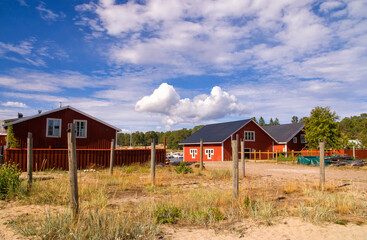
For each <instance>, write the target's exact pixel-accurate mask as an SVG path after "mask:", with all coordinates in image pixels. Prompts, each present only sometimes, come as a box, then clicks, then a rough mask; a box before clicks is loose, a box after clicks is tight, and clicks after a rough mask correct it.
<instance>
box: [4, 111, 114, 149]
mask: <svg viewBox="0 0 367 240" xmlns="http://www.w3.org/2000/svg"><path fill="white" fill-rule="evenodd" d="M68 123H75V128H76V145H77V148H79V149H108V148H110V146H111V139H115V141H116V136H117V132H119V131H121V130H120V129H119V128H116V127H114V126H112V125H110V124H108V123H105V122H103V121H101V120H99V119H97V118H95V117H92V116H90V115H88V114H86V113H84V112H82V111H80V110H78V109H75V108H73V107H70V106H65V107H60V108H58V109H54V110H51V111H48V112H44V113H40V114H37V115H33V116H30V117H21V118H18V119H16V120H15V121H12V122H9V123H7V124H5V127H6V128H7V127H8V126H10V125H12V126H13V133H14V136H15V138H16V139H17V140H18V143H19V146H20V148H26V147H27V136H28V132H31V133H32V136H33V147H34V148H60V149H62V148H67V129H68Z"/></svg>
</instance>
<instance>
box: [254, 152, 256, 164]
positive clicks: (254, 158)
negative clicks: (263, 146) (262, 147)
mask: <svg viewBox="0 0 367 240" xmlns="http://www.w3.org/2000/svg"><path fill="white" fill-rule="evenodd" d="M254 160H255V162H256V150H255V151H254Z"/></svg>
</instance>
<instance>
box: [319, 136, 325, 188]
mask: <svg viewBox="0 0 367 240" xmlns="http://www.w3.org/2000/svg"><path fill="white" fill-rule="evenodd" d="M319 146H320V190H321V191H322V190H324V185H325V140H323V141H319Z"/></svg>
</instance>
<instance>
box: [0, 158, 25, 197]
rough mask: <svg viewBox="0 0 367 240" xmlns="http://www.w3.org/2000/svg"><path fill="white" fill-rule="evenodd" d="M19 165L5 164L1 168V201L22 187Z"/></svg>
mask: <svg viewBox="0 0 367 240" xmlns="http://www.w3.org/2000/svg"><path fill="white" fill-rule="evenodd" d="M20 174H21V172H19V170H18V167H17V165H15V164H8V163H5V164H3V165H2V166H1V167H0V199H5V198H6V197H7V196H8V195H9V194H10V193H15V192H16V191H17V190H18V189H19V186H20V179H19V176H20Z"/></svg>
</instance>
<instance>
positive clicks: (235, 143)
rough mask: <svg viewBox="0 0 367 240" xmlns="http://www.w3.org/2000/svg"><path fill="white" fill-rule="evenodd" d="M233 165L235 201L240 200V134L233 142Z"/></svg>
mask: <svg viewBox="0 0 367 240" xmlns="http://www.w3.org/2000/svg"><path fill="white" fill-rule="evenodd" d="M232 164H233V170H232V176H233V178H232V180H233V184H232V187H233V189H232V190H233V200H235V199H237V198H238V189H239V185H238V134H237V135H236V139H235V140H232Z"/></svg>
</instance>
